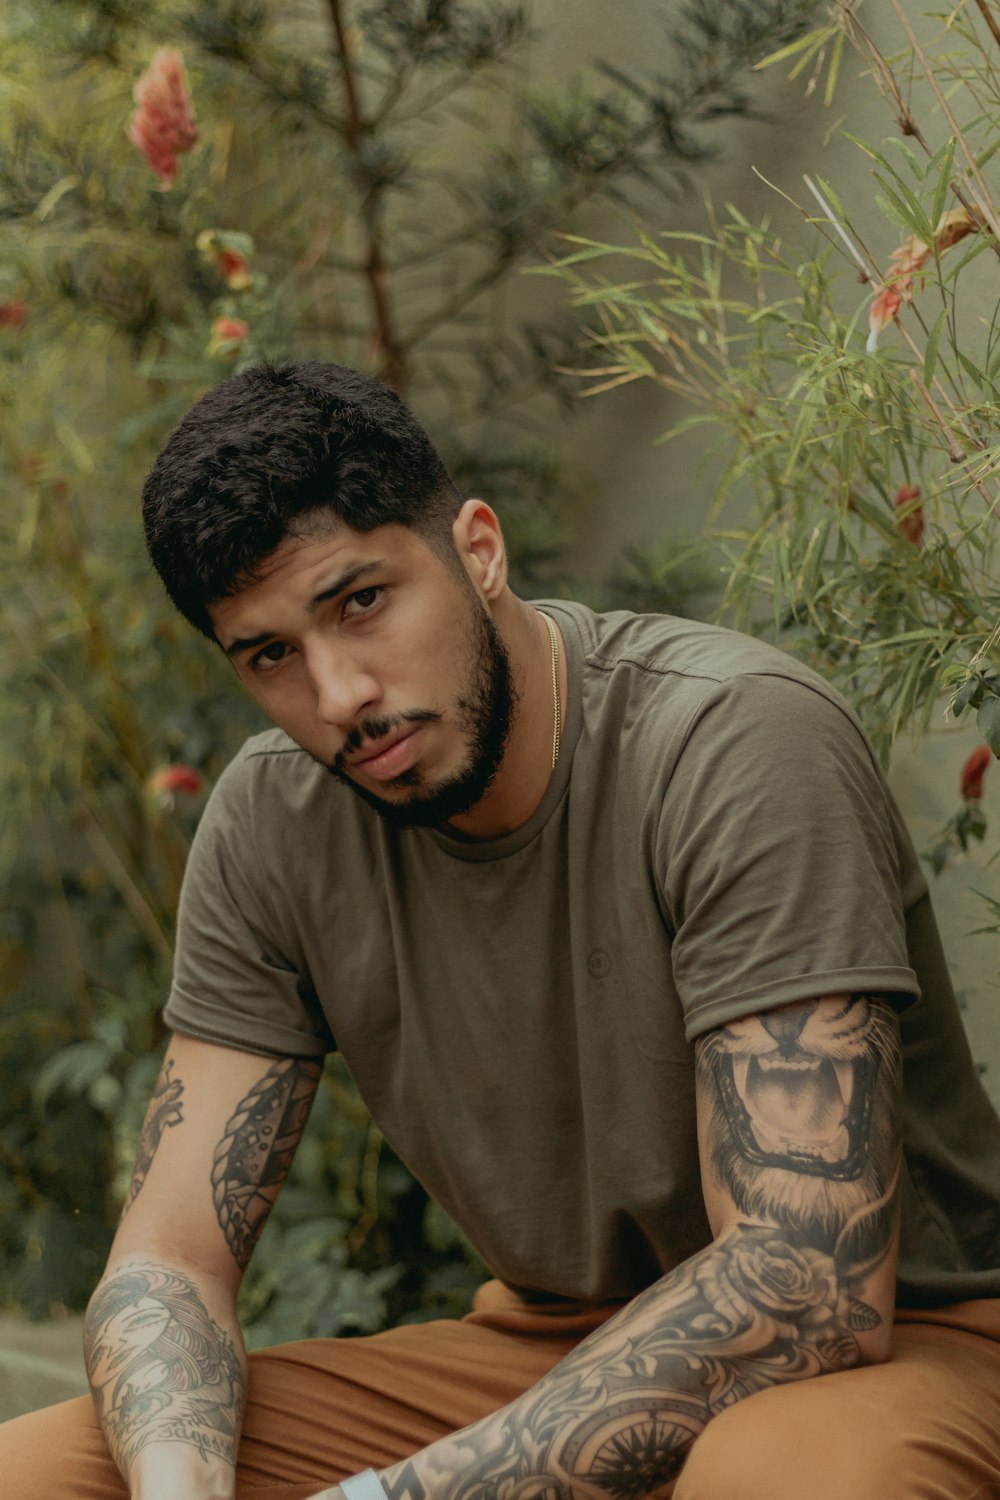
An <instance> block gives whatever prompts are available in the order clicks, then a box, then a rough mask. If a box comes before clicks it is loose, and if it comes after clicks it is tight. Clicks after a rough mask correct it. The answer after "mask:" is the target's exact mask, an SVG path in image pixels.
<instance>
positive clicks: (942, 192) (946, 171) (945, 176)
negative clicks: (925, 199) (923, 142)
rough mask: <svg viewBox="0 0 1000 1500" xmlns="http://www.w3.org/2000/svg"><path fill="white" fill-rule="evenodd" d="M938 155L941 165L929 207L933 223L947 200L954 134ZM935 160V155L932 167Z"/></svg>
mask: <svg viewBox="0 0 1000 1500" xmlns="http://www.w3.org/2000/svg"><path fill="white" fill-rule="evenodd" d="M938 156H940V158H941V167H940V172H939V175H938V180H937V187H936V188H935V190H934V202H933V205H932V207H931V222H932V223H933V224H937V223H938V221H939V220H940V218H941V215H942V214H943V213H944V206H945V203H946V202H947V201H948V194H949V191H950V189H951V167H952V162H953V161H954V159H955V137H954V136H952V137H951V138H950V139H949V140H947V141H946V142H945V144H944V146H943V147H942V148H941V150H940V151H939V152H938ZM936 161H937V157H935V158H934V161H933V162H931V164H930V166H931V167H933V166H934V162H936ZM928 170H930V169H928Z"/></svg>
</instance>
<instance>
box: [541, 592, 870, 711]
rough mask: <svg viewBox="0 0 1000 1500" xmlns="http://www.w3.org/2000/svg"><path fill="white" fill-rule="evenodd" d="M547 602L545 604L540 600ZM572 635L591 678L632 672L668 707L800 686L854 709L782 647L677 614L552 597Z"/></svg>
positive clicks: (772, 695)
mask: <svg viewBox="0 0 1000 1500" xmlns="http://www.w3.org/2000/svg"><path fill="white" fill-rule="evenodd" d="M544 607H545V608H549V607H550V606H549V605H548V603H546V604H545V605H544ZM551 608H552V611H553V613H554V614H555V613H556V612H557V611H558V610H562V611H563V612H564V615H565V617H566V619H567V622H572V627H573V628H574V629H575V630H576V633H577V635H578V638H579V641H580V646H581V654H582V661H583V668H584V672H585V673H586V674H589V675H590V676H592V677H596V678H598V679H600V678H602V677H603V678H610V677H614V676H615V675H616V674H620V675H623V676H624V677H626V678H631V679H632V680H633V682H635V683H636V684H637V690H638V691H640V692H642V693H644V694H646V695H649V696H651V697H652V698H653V699H655V700H657V701H660V702H664V701H666V700H669V701H670V702H671V703H672V705H673V706H674V707H677V706H678V705H679V704H680V702H681V701H682V700H683V701H687V702H688V703H689V704H690V705H691V706H692V707H694V706H695V705H697V704H699V703H701V704H702V705H706V704H708V703H709V702H714V701H718V700H719V699H720V698H724V699H731V700H732V699H736V698H739V699H740V700H742V701H743V702H745V703H746V702H748V701H752V700H753V699H755V698H757V699H759V700H760V701H761V703H762V704H763V703H766V702H768V701H773V700H775V699H780V698H782V697H787V696H788V695H789V694H791V695H792V696H794V697H801V693H802V690H803V689H808V690H811V692H812V693H814V694H818V695H819V697H820V698H822V699H825V700H826V701H827V702H828V703H830V704H833V705H835V706H836V707H837V708H838V709H840V710H841V711H842V712H844V713H846V714H847V716H848V717H849V718H851V719H853V718H854V715H853V712H852V711H851V710H850V709H849V708H848V706H847V704H846V703H845V702H844V700H843V699H842V698H841V696H840V694H839V693H838V692H837V691H836V689H835V688H833V687H832V686H831V684H830V683H829V682H827V681H825V680H824V679H823V678H822V677H820V676H819V674H818V673H816V672H815V671H813V670H812V669H811V668H810V667H808V666H806V665H805V663H804V662H801V661H799V660H798V659H797V658H796V657H794V656H791V655H790V654H789V653H788V652H787V651H784V650H781V649H780V648H779V647H777V646H774V645H771V644H770V643H768V642H767V641H763V640H759V639H757V638H756V637H754V636H749V635H744V634H742V633H741V632H740V631H736V630H729V629H727V628H725V627H724V626H721V625H710V624H707V623H705V622H704V621H701V620H690V619H685V618H683V617H682V616H679V615H657V614H634V613H631V612H629V611H627V610H614V611H609V612H606V613H603V614H599V613H595V612H594V611H593V610H590V609H588V608H587V607H586V606H584V605H581V604H577V603H574V602H572V601H560V602H559V603H555V602H553V603H552V605H551Z"/></svg>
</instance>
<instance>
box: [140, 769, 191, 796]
mask: <svg viewBox="0 0 1000 1500" xmlns="http://www.w3.org/2000/svg"><path fill="white" fill-rule="evenodd" d="M146 785H147V786H148V788H149V790H150V791H151V792H152V793H153V794H154V796H157V797H166V798H170V799H172V798H173V794H174V793H175V792H185V793H186V794H187V795H188V796H189V797H197V796H198V794H199V793H200V792H202V791H204V788H205V778H204V777H203V776H202V774H201V772H200V771H196V770H195V769H194V767H193V766H183V765H174V766H159V767H157V769H156V770H155V771H154V772H153V774H152V775H151V776H150V778H149V780H148V781H147V783H146Z"/></svg>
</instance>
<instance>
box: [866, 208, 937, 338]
mask: <svg viewBox="0 0 1000 1500" xmlns="http://www.w3.org/2000/svg"><path fill="white" fill-rule="evenodd" d="M930 253H931V251H930V246H929V245H925V244H924V242H923V240H918V239H917V238H916V236H915V235H912V234H911V235H908V236H907V237H906V239H905V240H904V241H903V243H902V244H901V245H900V246H899V248H898V249H897V250H894V251H893V252H892V254H891V255H890V257H889V275H888V276H887V278H886V280H885V281H884V282H883V283H882V285H881V287H880V288H879V290H878V291H877V292H876V293H875V300H874V302H873V303H872V305H871V311H870V313H869V315H868V326H869V329H870V332H869V334H868V344H867V349H868V353H869V354H871V353H872V352H873V351H874V349H875V347H876V345H877V343H878V336H879V334H880V333H881V332H882V329H883V328H885V326H886V324H888V323H894V322H895V321H896V319H897V318H898V316H899V309H900V308H901V307H902V305H903V303H904V302H910V301H911V300H912V298H913V278H914V276H915V275H916V274H917V273H918V272H919V271H922V270H923V268H924V262H925V261H926V260H927V257H928V255H930Z"/></svg>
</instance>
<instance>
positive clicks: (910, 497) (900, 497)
mask: <svg viewBox="0 0 1000 1500" xmlns="http://www.w3.org/2000/svg"><path fill="white" fill-rule="evenodd" d="M919 497H920V486H919V485H918V484H901V485H900V486H899V489H898V490H897V491H896V525H897V526H898V527H899V529H900V531H901V532H902V533H903V535H904V536H905V537H906V540H907V541H908V542H912V543H913V545H914V547H919V546H920V543H921V540H922V538H923V535H924V508H923V506H922V505H914V504H913V502H914V500H917V499H919Z"/></svg>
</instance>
